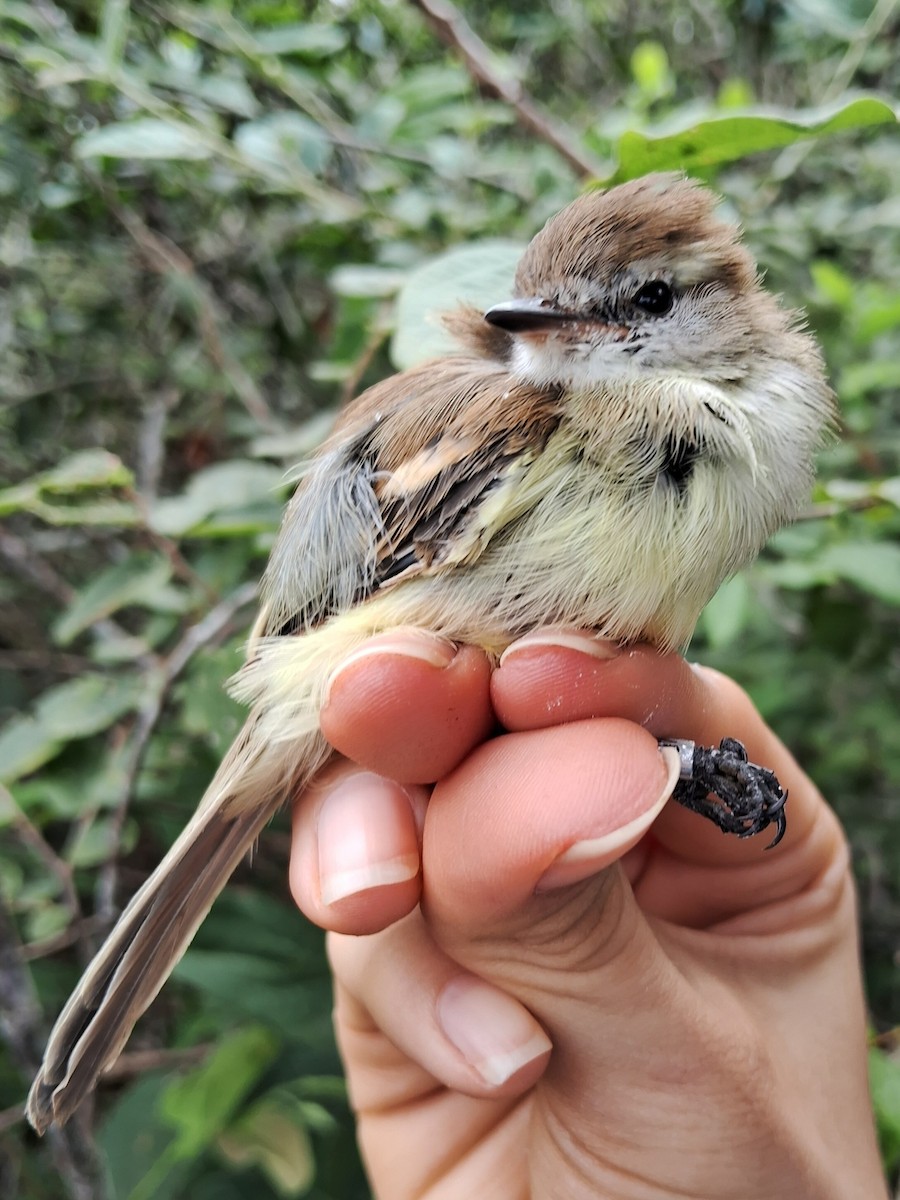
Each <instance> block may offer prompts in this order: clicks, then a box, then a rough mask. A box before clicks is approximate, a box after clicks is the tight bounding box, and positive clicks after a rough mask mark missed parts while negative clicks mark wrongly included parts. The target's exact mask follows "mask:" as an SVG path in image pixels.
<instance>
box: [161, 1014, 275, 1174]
mask: <svg viewBox="0 0 900 1200" xmlns="http://www.w3.org/2000/svg"><path fill="white" fill-rule="evenodd" d="M277 1053H278V1039H277V1038H276V1037H275V1036H274V1035H273V1034H272V1033H271V1032H270V1031H269V1030H267V1029H264V1028H263V1027H262V1026H260V1025H251V1026H248V1027H247V1028H245V1029H242V1030H239V1031H238V1032H237V1033H234V1034H231V1035H230V1036H229V1037H227V1038H225V1039H224V1040H223V1041H221V1042H220V1043H219V1045H218V1046H217V1047H216V1049H215V1051H214V1052H213V1053H212V1054H211V1055H210V1057H209V1058H208V1059H206V1061H205V1062H203V1063H202V1064H201V1065H200V1066H199V1067H196V1068H194V1070H192V1071H190V1072H189V1073H188V1074H187V1075H186V1076H184V1078H182V1079H179V1080H178V1081H177V1082H176V1083H173V1084H170V1086H169V1087H168V1088H167V1089H166V1091H165V1093H164V1095H163V1098H162V1103H161V1112H162V1115H163V1117H164V1118H165V1119H166V1121H168V1122H169V1123H170V1124H172V1125H173V1126H175V1128H176V1130H177V1138H176V1153H177V1154H178V1155H179V1156H185V1157H190V1156H192V1155H194V1154H196V1153H197V1152H198V1151H199V1150H201V1149H202V1148H203V1147H204V1146H206V1145H208V1144H209V1143H210V1142H211V1141H212V1139H213V1138H214V1137H216V1136H218V1134H220V1133H221V1132H222V1130H223V1129H224V1127H225V1125H226V1124H227V1122H228V1121H229V1120H230V1119H231V1117H232V1116H233V1115H234V1113H235V1111H236V1109H237V1106H238V1105H239V1104H240V1102H241V1100H242V1099H243V1098H244V1096H246V1095H247V1093H248V1092H249V1091H250V1089H251V1088H252V1087H254V1085H255V1084H256V1082H257V1080H258V1079H259V1078H260V1076H261V1075H262V1073H263V1072H264V1071H265V1070H266V1068H267V1067H268V1066H269V1064H270V1063H271V1062H272V1060H273V1059H274V1058H275V1055H276V1054H277Z"/></svg>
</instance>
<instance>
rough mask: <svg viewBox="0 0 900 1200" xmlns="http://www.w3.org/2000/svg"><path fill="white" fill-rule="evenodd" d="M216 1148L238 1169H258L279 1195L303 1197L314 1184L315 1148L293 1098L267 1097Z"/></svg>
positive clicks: (236, 1122)
mask: <svg viewBox="0 0 900 1200" xmlns="http://www.w3.org/2000/svg"><path fill="white" fill-rule="evenodd" d="M217 1146H218V1148H219V1150H220V1151H221V1152H222V1154H224V1156H225V1157H226V1158H227V1159H228V1160H229V1161H230V1162H232V1163H234V1164H235V1165H237V1166H241V1167H248V1166H254V1165H255V1166H258V1167H259V1168H260V1169H261V1170H262V1172H263V1174H264V1175H266V1177H267V1178H268V1179H269V1181H270V1183H271V1184H272V1186H273V1187H274V1189H275V1191H276V1192H277V1193H278V1195H279V1196H302V1195H303V1194H304V1192H306V1191H308V1190H309V1188H310V1186H311V1185H312V1182H313V1177H314V1175H315V1159H314V1158H313V1153H312V1145H311V1144H310V1139H309V1134H308V1133H307V1131H306V1126H305V1123H304V1121H303V1119H302V1108H301V1105H299V1104H298V1103H297V1101H296V1100H294V1099H293V1098H292V1097H290V1096H285V1095H283V1094H279V1093H278V1092H272V1093H270V1094H269V1095H267V1096H264V1097H263V1098H262V1099H261V1100H259V1101H257V1103H256V1104H254V1105H252V1106H251V1107H250V1108H249V1109H248V1110H247V1112H246V1113H244V1114H243V1115H242V1116H241V1117H240V1118H239V1119H238V1120H237V1121H235V1122H234V1124H232V1125H230V1126H229V1127H228V1129H226V1130H225V1132H224V1133H222V1134H221V1135H220V1137H219V1139H218V1142H217Z"/></svg>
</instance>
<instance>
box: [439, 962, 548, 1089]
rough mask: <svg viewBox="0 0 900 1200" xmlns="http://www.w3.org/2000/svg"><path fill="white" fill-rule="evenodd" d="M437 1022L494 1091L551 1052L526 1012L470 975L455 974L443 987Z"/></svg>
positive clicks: (535, 1023)
mask: <svg viewBox="0 0 900 1200" xmlns="http://www.w3.org/2000/svg"><path fill="white" fill-rule="evenodd" d="M437 1018H438V1022H439V1023H440V1026H441V1029H442V1030H443V1031H444V1034H445V1036H446V1037H447V1039H448V1040H449V1041H450V1042H452V1043H453V1045H454V1046H455V1047H456V1049H457V1050H458V1051H459V1052H460V1054H461V1055H462V1056H463V1058H464V1059H465V1060H466V1062H467V1063H468V1064H469V1065H470V1066H471V1067H474V1069H475V1070H476V1071H477V1072H478V1074H479V1075H480V1076H481V1078H482V1079H483V1080H484V1082H485V1083H488V1084H490V1085H491V1086H492V1087H498V1086H499V1085H500V1084H501V1083H505V1082H506V1081H507V1079H510V1078H511V1077H512V1076H513V1075H515V1073H516V1072H517V1071H521V1069H522V1067H524V1066H526V1065H527V1064H528V1063H530V1062H534V1060H535V1059H536V1058H540V1056H541V1055H542V1054H546V1053H547V1051H548V1050H552V1049H553V1044H552V1042H551V1041H550V1039H549V1038H548V1037H547V1035H546V1033H544V1031H543V1029H541V1027H540V1025H538V1023H537V1021H535V1019H534V1017H533V1016H532V1015H531V1013H530V1012H528V1011H527V1009H524V1008H523V1007H522V1005H521V1004H519V1003H518V1002H517V1001H516V1000H513V998H512V997H511V996H507V995H506V994H505V993H504V992H500V991H498V990H497V989H496V988H493V987H491V986H490V984H487V983H483V982H482V981H481V980H480V979H476V978H475V977H474V976H473V975H459V976H457V977H456V978H455V979H452V980H451V981H450V983H448V984H447V985H446V987H445V988H444V990H443V991H442V992H441V994H440V996H439V997H438V1001H437Z"/></svg>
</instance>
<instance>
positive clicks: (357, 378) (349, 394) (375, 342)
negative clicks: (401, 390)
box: [341, 325, 390, 406]
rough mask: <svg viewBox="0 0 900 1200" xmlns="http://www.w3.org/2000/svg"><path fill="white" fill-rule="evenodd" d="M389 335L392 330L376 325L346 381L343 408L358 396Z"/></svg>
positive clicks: (342, 397)
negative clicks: (365, 376)
mask: <svg viewBox="0 0 900 1200" xmlns="http://www.w3.org/2000/svg"><path fill="white" fill-rule="evenodd" d="M389 334H390V329H389V328H388V327H387V326H386V325H376V327H375V329H374V330H373V332H372V334H371V336H370V337H369V339H368V341H367V342H366V344H365V346H363V349H362V353H361V354H360V355H359V357H358V358H357V360H356V362H355V363H354V364H353V369H352V371H351V372H350V374H349V375H348V376H347V378H346V379H345V380H344V386H343V388H342V389H341V405H342V406H343V405H344V404H349V403H350V401H351V400H352V399H353V397H354V396H355V395H356V392H357V389H358V388H359V385H360V383H361V382H362V378H363V376H364V375H365V373H366V371H368V369H369V367H370V366H371V363H372V359H373V358H374V357H375V355H376V354H377V353H378V351H379V350H380V349H381V347H382V346H383V345H384V343H385V342H386V341H387V339H388V335H389Z"/></svg>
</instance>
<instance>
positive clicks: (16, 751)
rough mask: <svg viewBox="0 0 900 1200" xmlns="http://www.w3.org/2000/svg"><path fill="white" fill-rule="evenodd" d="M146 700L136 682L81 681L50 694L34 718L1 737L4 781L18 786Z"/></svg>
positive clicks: (11, 724)
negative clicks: (69, 746) (70, 745)
mask: <svg viewBox="0 0 900 1200" xmlns="http://www.w3.org/2000/svg"><path fill="white" fill-rule="evenodd" d="M141 695H142V689H141V685H140V681H139V680H138V679H137V678H136V677H134V676H127V677H124V678H120V679H115V680H113V679H108V678H107V677H106V676H101V675H90V674H88V675H82V676H80V677H79V678H78V679H72V680H69V681H68V682H67V683H62V684H60V685H59V686H58V687H54V688H48V690H47V691H46V692H44V693H43V695H42V696H41V697H40V699H39V700H38V701H37V703H36V704H35V707H34V711H33V712H32V713H26V714H24V715H22V716H18V717H14V718H13V719H12V720H11V721H8V722H7V724H6V725H5V726H4V728H3V730H2V731H0V780H2V781H4V782H6V783H13V782H14V781H15V780H17V779H21V778H22V777H23V776H25V775H30V774H31V772H32V771H36V770H37V769H38V768H39V767H42V766H43V765H44V763H47V762H49V761H50V760H51V759H52V758H55V757H56V755H57V754H59V752H60V751H61V750H62V748H63V747H64V746H65V745H66V743H67V742H70V741H74V740H76V739H78V738H83V737H90V736H92V735H93V734H95V733H99V732H101V731H102V730H104V729H108V728H109V727H110V726H111V725H113V724H114V723H115V722H116V721H118V720H119V718H120V717H122V716H123V715H124V714H125V713H126V712H129V711H130V710H132V709H133V708H135V707H136V706H137V705H138V704H139V702H140V698H141Z"/></svg>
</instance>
